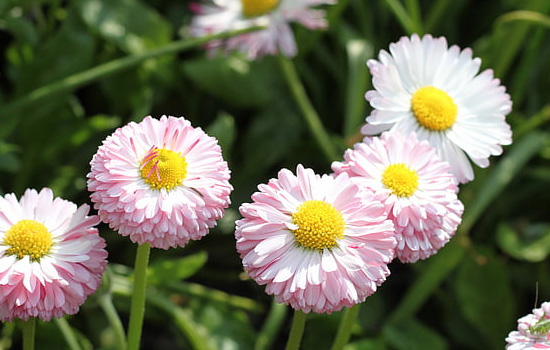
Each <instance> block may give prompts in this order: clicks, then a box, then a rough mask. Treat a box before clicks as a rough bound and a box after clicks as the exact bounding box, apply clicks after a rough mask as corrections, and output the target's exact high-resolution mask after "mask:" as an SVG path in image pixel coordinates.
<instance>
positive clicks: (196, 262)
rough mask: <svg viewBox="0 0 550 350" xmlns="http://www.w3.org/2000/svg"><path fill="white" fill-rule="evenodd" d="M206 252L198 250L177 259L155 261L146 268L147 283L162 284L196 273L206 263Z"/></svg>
mask: <svg viewBox="0 0 550 350" xmlns="http://www.w3.org/2000/svg"><path fill="white" fill-rule="evenodd" d="M207 259H208V254H207V253H206V252H199V253H197V254H194V255H190V256H186V257H184V258H179V259H170V260H162V261H157V262H154V263H152V264H151V265H149V267H148V268H147V283H148V284H149V285H163V284H166V283H169V282H172V281H178V280H182V279H185V278H188V277H190V276H193V275H194V274H195V273H197V272H198V271H199V270H200V269H201V268H202V267H203V266H204V264H205V263H206V260H207Z"/></svg>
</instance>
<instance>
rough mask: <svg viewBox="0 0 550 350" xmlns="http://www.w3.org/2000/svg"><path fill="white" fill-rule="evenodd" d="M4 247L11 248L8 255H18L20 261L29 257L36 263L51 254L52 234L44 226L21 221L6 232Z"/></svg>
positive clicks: (33, 222)
mask: <svg viewBox="0 0 550 350" xmlns="http://www.w3.org/2000/svg"><path fill="white" fill-rule="evenodd" d="M3 245H5V246H9V248H8V249H7V250H6V254H7V255H16V256H17V258H19V259H22V258H23V257H24V256H25V255H28V256H29V257H30V259H31V260H34V261H36V260H40V258H42V257H43V256H45V255H47V254H48V253H49V252H50V248H51V247H52V245H53V240H52V234H51V233H50V232H49V231H48V229H47V228H46V226H44V225H43V224H41V223H39V222H37V221H34V220H21V221H19V222H18V223H17V224H15V225H13V226H12V227H10V229H9V230H8V231H6V233H5V235H4V243H3Z"/></svg>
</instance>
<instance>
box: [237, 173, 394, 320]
mask: <svg viewBox="0 0 550 350" xmlns="http://www.w3.org/2000/svg"><path fill="white" fill-rule="evenodd" d="M258 189H259V192H256V193H254V194H253V195H252V200H253V203H245V204H243V205H242V206H241V207H240V211H241V214H242V215H243V219H241V220H238V221H237V228H236V231H235V236H236V239H237V251H238V252H239V253H240V256H241V258H242V261H243V265H244V268H245V270H246V271H247V273H248V275H249V276H250V277H251V278H252V279H254V280H255V281H256V282H257V283H258V284H260V285H266V293H267V294H270V295H274V297H275V300H276V301H277V302H280V303H285V304H290V305H291V306H292V308H294V309H298V310H302V311H304V312H306V313H308V312H310V311H313V312H316V313H325V312H326V313H331V312H334V311H338V310H340V309H342V308H343V307H344V306H346V307H351V306H353V305H355V304H357V303H361V302H363V301H364V300H365V299H366V297H367V296H369V295H371V294H372V293H374V292H375V291H376V289H377V286H379V285H380V284H382V283H383V282H384V281H385V279H386V277H387V276H388V275H389V273H390V272H389V269H388V267H387V264H388V263H389V262H390V261H391V260H392V259H393V257H394V248H395V244H396V241H395V237H394V228H393V224H392V223H391V221H390V220H387V213H386V212H385V211H384V206H383V205H382V203H380V201H378V200H377V199H376V198H375V196H374V194H373V193H372V192H371V191H368V190H365V191H363V190H360V189H359V188H358V187H357V186H356V185H354V184H353V183H352V182H350V181H349V178H348V176H347V174H342V175H340V176H336V177H333V176H330V175H323V176H319V175H317V174H315V173H314V172H313V170H311V169H305V168H304V167H303V166H301V165H299V166H298V167H297V171H296V175H294V174H293V173H292V172H291V171H290V170H287V169H283V170H281V171H280V172H279V174H278V177H277V178H276V179H271V180H270V181H269V183H268V184H261V185H259V186H258Z"/></svg>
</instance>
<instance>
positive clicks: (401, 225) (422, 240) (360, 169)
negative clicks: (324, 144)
mask: <svg viewBox="0 0 550 350" xmlns="http://www.w3.org/2000/svg"><path fill="white" fill-rule="evenodd" d="M332 169H333V170H334V172H335V173H336V174H340V173H347V174H348V175H349V176H350V177H351V179H352V180H353V181H355V182H356V183H357V184H359V185H360V186H362V187H365V188H368V189H371V190H372V191H374V192H375V193H377V194H378V198H379V199H380V200H381V201H382V202H383V203H384V205H385V206H386V209H387V211H388V213H389V218H390V219H391V220H393V223H394V224H395V231H396V237H397V247H396V255H397V257H398V258H399V260H401V262H406V263H413V262H416V261H418V260H420V259H426V258H428V257H430V256H431V255H433V254H435V253H437V251H438V250H439V249H440V248H442V247H443V246H444V245H445V244H446V243H447V242H448V241H449V240H450V238H451V237H452V236H453V235H454V234H455V232H456V229H457V227H458V225H459V224H460V222H461V217H462V212H463V211H464V206H463V205H462V203H461V202H460V200H459V199H458V197H457V193H458V186H457V183H456V179H455V177H454V176H453V175H452V174H451V173H450V169H449V164H448V163H447V162H443V161H441V160H440V158H439V157H438V155H437V153H436V152H435V149H434V148H433V147H431V146H430V145H429V144H428V142H427V141H425V140H424V141H419V140H418V138H417V136H416V134H415V133H414V132H413V133H411V134H409V135H402V134H401V133H399V132H398V131H390V132H388V131H386V132H384V133H382V135H381V136H380V137H365V139H364V141H363V142H361V143H357V144H356V145H355V147H354V149H349V150H347V151H346V152H345V154H344V162H334V163H333V164H332Z"/></svg>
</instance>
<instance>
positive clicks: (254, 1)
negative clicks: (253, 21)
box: [241, 0, 279, 17]
mask: <svg viewBox="0 0 550 350" xmlns="http://www.w3.org/2000/svg"><path fill="white" fill-rule="evenodd" d="M241 3H242V5H243V15H244V16H245V17H256V16H261V15H265V14H266V13H269V12H271V11H272V10H273V9H274V8H275V7H277V6H278V5H279V0H241Z"/></svg>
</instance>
